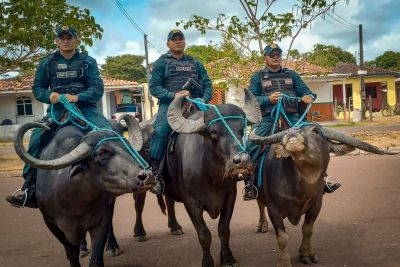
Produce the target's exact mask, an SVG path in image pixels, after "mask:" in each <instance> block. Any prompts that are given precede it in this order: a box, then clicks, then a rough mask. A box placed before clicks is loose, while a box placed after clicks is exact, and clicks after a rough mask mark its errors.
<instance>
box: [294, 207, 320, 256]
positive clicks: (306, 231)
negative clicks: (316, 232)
mask: <svg viewBox="0 0 400 267" xmlns="http://www.w3.org/2000/svg"><path fill="white" fill-rule="evenodd" d="M318 206H319V207H318ZM320 209H321V205H317V207H311V208H310V209H309V210H308V211H307V212H306V214H305V217H304V224H303V228H302V232H303V239H302V241H301V246H300V249H299V253H300V255H299V259H300V261H301V262H302V263H305V264H310V263H318V262H319V259H318V257H317V255H316V253H315V251H314V249H313V248H312V245H311V237H312V235H313V229H314V222H315V220H316V219H317V217H318V214H319V211H320Z"/></svg>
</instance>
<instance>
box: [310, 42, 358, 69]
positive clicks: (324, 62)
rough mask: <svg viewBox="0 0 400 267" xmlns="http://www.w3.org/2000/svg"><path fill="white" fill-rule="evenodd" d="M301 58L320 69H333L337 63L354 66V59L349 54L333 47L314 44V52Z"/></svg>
mask: <svg viewBox="0 0 400 267" xmlns="http://www.w3.org/2000/svg"><path fill="white" fill-rule="evenodd" d="M303 57H304V58H306V59H307V61H308V62H310V63H313V64H315V65H318V66H322V67H334V66H336V64H337V63H339V62H343V63H354V64H356V58H355V57H354V56H353V55H352V54H351V53H350V52H347V51H344V50H343V49H342V48H340V47H336V46H333V45H324V44H316V45H314V50H313V51H312V52H308V53H305V54H304V55H303Z"/></svg>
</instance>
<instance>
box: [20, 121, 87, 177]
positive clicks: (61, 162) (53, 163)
mask: <svg viewBox="0 0 400 267" xmlns="http://www.w3.org/2000/svg"><path fill="white" fill-rule="evenodd" d="M32 128H42V129H46V130H50V128H49V127H47V126H46V125H43V124H41V123H38V122H30V123H26V124H23V125H22V126H21V127H19V128H18V130H17V132H16V134H15V135H14V148H15V152H16V153H17V155H18V156H19V157H20V158H21V159H22V160H23V161H24V162H25V163H26V164H28V165H30V166H32V167H34V168H38V169H45V170H56V169H62V168H65V167H67V166H71V165H72V164H74V163H76V162H78V161H80V160H82V159H84V158H86V157H87V156H88V155H90V153H91V151H92V149H93V148H92V147H91V146H89V145H88V144H86V143H81V144H79V145H78V146H77V147H76V148H75V149H74V150H72V151H71V152H69V153H68V154H66V155H64V156H62V157H60V158H58V159H52V160H41V159H37V158H34V157H32V156H31V155H30V154H29V153H28V152H27V151H26V150H25V148H24V145H23V138H24V135H25V133H26V132H27V131H28V130H29V129H32Z"/></svg>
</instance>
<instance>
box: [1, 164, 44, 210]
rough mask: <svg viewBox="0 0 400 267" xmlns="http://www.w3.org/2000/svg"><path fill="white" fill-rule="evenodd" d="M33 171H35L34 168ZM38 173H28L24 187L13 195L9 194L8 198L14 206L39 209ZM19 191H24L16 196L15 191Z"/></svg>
mask: <svg viewBox="0 0 400 267" xmlns="http://www.w3.org/2000/svg"><path fill="white" fill-rule="evenodd" d="M31 172H35V171H34V170H32V171H31ZM35 189H36V175H35V174H32V173H28V175H27V177H26V179H25V182H24V184H23V185H22V188H21V189H19V190H17V191H15V192H14V194H12V195H11V196H7V197H6V200H7V201H8V202H9V203H10V204H11V205H12V206H14V207H17V208H24V207H28V208H33V209H37V208H38V205H37V201H36V194H35ZM18 191H22V192H23V194H21V195H18V196H16V195H15V193H16V192H18Z"/></svg>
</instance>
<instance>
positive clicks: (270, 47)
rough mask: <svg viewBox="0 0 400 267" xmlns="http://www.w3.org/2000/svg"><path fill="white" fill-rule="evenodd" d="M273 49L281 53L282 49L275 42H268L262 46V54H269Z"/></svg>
mask: <svg viewBox="0 0 400 267" xmlns="http://www.w3.org/2000/svg"><path fill="white" fill-rule="evenodd" d="M273 51H278V52H280V53H282V49H281V48H280V47H279V46H278V45H277V44H275V43H272V44H268V45H267V46H266V47H265V48H264V56H265V55H269V54H271V53H272V52H273Z"/></svg>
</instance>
